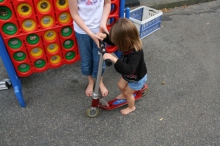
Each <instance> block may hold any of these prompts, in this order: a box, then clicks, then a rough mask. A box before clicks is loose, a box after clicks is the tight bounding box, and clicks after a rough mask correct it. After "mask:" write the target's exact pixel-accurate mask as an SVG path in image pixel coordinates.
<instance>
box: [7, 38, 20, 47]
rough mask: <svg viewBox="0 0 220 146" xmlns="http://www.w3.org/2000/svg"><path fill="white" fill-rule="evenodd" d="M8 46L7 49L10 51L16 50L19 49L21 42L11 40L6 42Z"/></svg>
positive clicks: (14, 39)
mask: <svg viewBox="0 0 220 146" xmlns="http://www.w3.org/2000/svg"><path fill="white" fill-rule="evenodd" d="M8 45H9V47H10V48H12V49H18V48H20V47H21V45H22V42H21V40H20V39H18V38H12V39H10V40H9V41H8Z"/></svg>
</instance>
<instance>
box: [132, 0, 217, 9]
mask: <svg viewBox="0 0 220 146" xmlns="http://www.w3.org/2000/svg"><path fill="white" fill-rule="evenodd" d="M131 1H132V0H131ZM136 1H137V0H136ZM136 1H135V0H134V2H133V3H134V4H137V2H136ZM209 1H213V0H139V3H140V5H146V6H150V7H153V8H156V9H162V8H175V7H179V6H184V5H193V4H199V3H204V2H209ZM130 3H131V2H130Z"/></svg>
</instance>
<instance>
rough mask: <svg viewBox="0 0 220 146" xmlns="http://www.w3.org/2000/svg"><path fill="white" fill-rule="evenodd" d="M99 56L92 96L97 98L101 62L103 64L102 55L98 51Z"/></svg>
mask: <svg viewBox="0 0 220 146" xmlns="http://www.w3.org/2000/svg"><path fill="white" fill-rule="evenodd" d="M99 55H100V58H99V67H98V75H97V78H96V83H95V90H94V92H93V95H92V98H93V99H97V98H98V95H99V84H100V79H101V74H102V64H103V58H102V57H103V55H102V53H99Z"/></svg>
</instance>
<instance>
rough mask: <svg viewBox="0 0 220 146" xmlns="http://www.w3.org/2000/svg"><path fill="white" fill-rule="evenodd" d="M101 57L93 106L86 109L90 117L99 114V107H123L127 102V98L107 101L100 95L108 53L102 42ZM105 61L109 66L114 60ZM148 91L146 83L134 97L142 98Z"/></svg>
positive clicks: (110, 108) (107, 108)
mask: <svg viewBox="0 0 220 146" xmlns="http://www.w3.org/2000/svg"><path fill="white" fill-rule="evenodd" d="M100 48H101V49H100V59H99V68H98V75H97V79H96V84H95V90H94V92H93V95H92V107H90V108H89V109H87V110H86V115H87V116H88V117H90V118H94V117H96V116H98V115H99V109H98V108H101V109H104V110H112V109H115V108H118V107H121V106H123V105H126V104H127V101H126V99H116V98H115V99H113V100H110V101H108V102H107V101H105V100H104V99H103V97H102V96H101V95H99V92H98V90H99V83H100V78H101V72H102V64H103V55H104V54H105V53H106V50H105V43H104V42H102V41H101V42H100ZM105 63H106V65H107V66H111V64H112V62H111V60H108V59H107V60H105ZM147 92H148V86H147V84H145V85H144V86H143V87H142V89H141V90H138V91H135V92H134V94H133V95H134V98H135V100H138V99H140V98H141V97H142V96H144V95H146V94H147Z"/></svg>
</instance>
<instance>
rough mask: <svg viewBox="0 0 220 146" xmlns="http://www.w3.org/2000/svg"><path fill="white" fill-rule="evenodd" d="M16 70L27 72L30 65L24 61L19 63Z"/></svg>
mask: <svg viewBox="0 0 220 146" xmlns="http://www.w3.org/2000/svg"><path fill="white" fill-rule="evenodd" d="M18 70H19V71H20V72H23V73H25V72H28V71H29V70H30V65H28V64H26V63H24V64H21V65H19V66H18Z"/></svg>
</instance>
